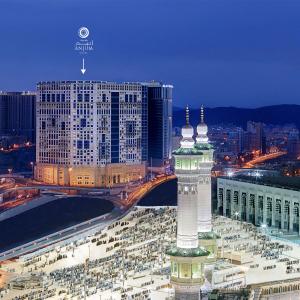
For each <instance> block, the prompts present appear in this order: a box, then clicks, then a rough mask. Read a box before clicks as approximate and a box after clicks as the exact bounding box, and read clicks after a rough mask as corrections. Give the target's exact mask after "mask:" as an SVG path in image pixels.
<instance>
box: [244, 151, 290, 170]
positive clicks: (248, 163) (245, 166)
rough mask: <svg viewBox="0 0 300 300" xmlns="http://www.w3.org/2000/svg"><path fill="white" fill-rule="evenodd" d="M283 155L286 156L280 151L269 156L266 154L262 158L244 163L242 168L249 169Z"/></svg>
mask: <svg viewBox="0 0 300 300" xmlns="http://www.w3.org/2000/svg"><path fill="white" fill-rule="evenodd" d="M285 154H286V152H285V151H280V152H276V153H269V154H266V155H263V156H259V157H257V158H254V159H252V160H250V161H248V162H247V163H245V164H244V166H243V168H244V169H251V168H253V167H254V165H256V164H260V163H263V162H265V161H268V160H270V159H274V158H278V157H280V156H283V155H285Z"/></svg>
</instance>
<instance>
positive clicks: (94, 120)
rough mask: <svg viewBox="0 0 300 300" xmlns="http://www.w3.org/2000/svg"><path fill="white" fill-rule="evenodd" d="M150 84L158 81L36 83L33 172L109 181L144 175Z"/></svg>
mask: <svg viewBox="0 0 300 300" xmlns="http://www.w3.org/2000/svg"><path fill="white" fill-rule="evenodd" d="M152 86H156V84H155V83H151V84H149V86H148V84H147V83H114V82H101V81H53V82H41V83H39V84H38V86H37V89H38V95H37V164H36V168H35V178H36V179H37V180H40V181H44V182H47V183H53V184H60V185H69V184H70V185H73V186H112V185H114V184H119V183H126V182H129V181H132V180H138V179H140V178H142V177H144V176H145V173H146V166H147V159H148V145H149V143H151V142H152V138H153V137H152V136H151V137H150V138H149V139H148V128H149V124H148V109H149V108H150V107H152V103H153V102H152V101H150V99H151V97H150V98H149V90H150V89H151V87H152ZM157 86H160V84H157ZM161 86H162V88H163V85H161ZM150 102H151V103H150ZM163 146H164V144H157V147H163ZM169 147H170V146H169Z"/></svg>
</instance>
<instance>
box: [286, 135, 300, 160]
mask: <svg viewBox="0 0 300 300" xmlns="http://www.w3.org/2000/svg"><path fill="white" fill-rule="evenodd" d="M287 152H288V157H289V158H291V159H297V158H298V157H299V156H300V140H299V131H298V130H293V131H291V132H290V133H289V136H288V140H287Z"/></svg>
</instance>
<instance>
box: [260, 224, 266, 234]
mask: <svg viewBox="0 0 300 300" xmlns="http://www.w3.org/2000/svg"><path fill="white" fill-rule="evenodd" d="M260 227H261V229H262V232H263V233H264V234H265V233H266V231H267V228H268V225H267V224H265V223H262V224H261V225H260Z"/></svg>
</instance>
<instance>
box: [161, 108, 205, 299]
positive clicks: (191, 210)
mask: <svg viewBox="0 0 300 300" xmlns="http://www.w3.org/2000/svg"><path fill="white" fill-rule="evenodd" d="M193 135H194V129H193V127H192V126H190V125H189V116H188V109H187V123H186V125H185V126H184V127H183V128H182V139H181V142H180V145H181V146H180V148H179V149H178V150H176V151H174V152H173V154H174V158H175V174H176V176H177V178H178V191H177V193H178V208H177V242H176V245H174V246H172V247H171V248H170V249H169V250H168V251H167V254H168V255H169V256H170V259H171V283H172V285H173V286H174V288H175V299H189V300H192V299H195V300H196V299H200V287H201V285H202V284H203V283H204V263H205V262H206V259H207V256H208V255H209V252H208V251H207V250H205V249H204V248H201V247H199V241H198V226H197V220H198V210H197V204H198V195H199V193H200V191H199V184H198V172H199V166H200V162H201V161H202V159H203V158H202V152H201V151H200V150H199V149H197V148H196V147H195V141H194V139H193Z"/></svg>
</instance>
